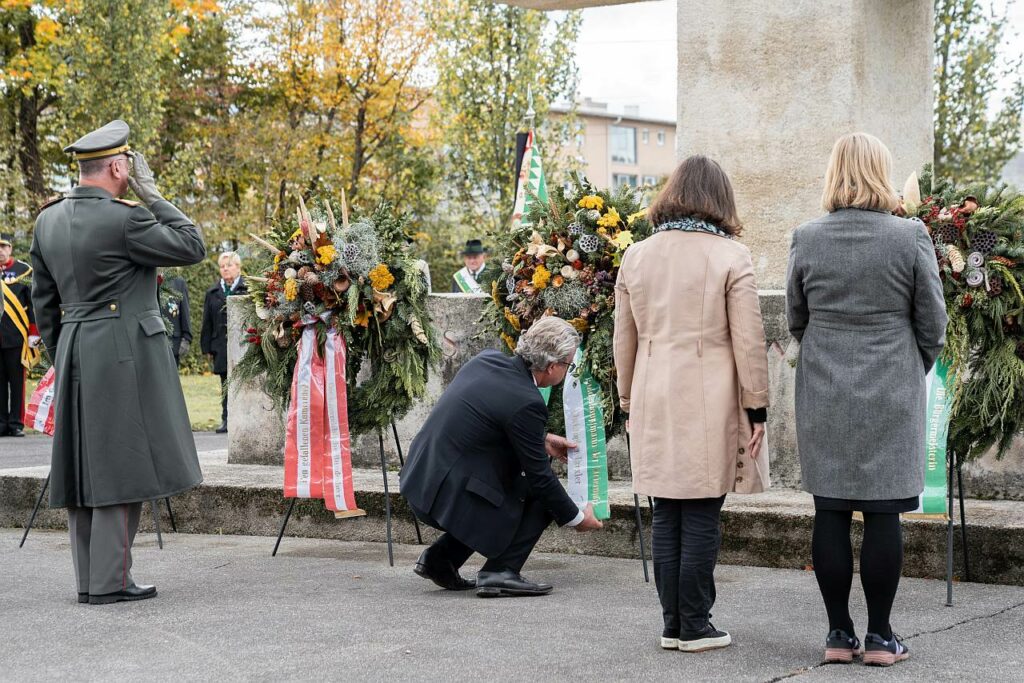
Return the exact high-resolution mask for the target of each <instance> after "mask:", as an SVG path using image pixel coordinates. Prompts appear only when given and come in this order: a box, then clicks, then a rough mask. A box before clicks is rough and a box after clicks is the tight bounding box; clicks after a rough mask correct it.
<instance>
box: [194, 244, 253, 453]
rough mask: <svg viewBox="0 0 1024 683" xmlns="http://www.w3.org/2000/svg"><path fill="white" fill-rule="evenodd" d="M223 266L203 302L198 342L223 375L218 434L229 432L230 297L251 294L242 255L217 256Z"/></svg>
mask: <svg viewBox="0 0 1024 683" xmlns="http://www.w3.org/2000/svg"><path fill="white" fill-rule="evenodd" d="M217 265H218V266H219V267H220V281H219V282H218V283H217V284H215V285H213V286H212V287H210V288H209V289H208V290H206V299H205V300H204V301H203V329H202V332H201V333H200V335H199V344H200V346H201V348H202V350H203V353H205V354H206V355H208V356H210V362H211V363H212V364H213V371H214V372H215V373H216V374H218V375H220V389H221V414H220V418H221V425H220V427H217V433H218V434H224V433H226V432H227V431H228V395H227V393H226V392H225V390H224V385H225V383H226V382H227V381H228V297H229V296H237V295H241V294H248V293H249V289H248V288H247V287H246V284H245V278H243V277H242V258H241V257H240V256H239V255H238V254H237V253H235V252H233V251H226V252H224V253H223V254H221V255H220V258H218V259H217Z"/></svg>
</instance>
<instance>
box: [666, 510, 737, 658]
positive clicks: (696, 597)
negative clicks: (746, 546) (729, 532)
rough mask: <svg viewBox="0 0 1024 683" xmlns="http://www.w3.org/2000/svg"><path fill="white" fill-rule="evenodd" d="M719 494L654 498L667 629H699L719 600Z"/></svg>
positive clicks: (670, 632)
mask: <svg viewBox="0 0 1024 683" xmlns="http://www.w3.org/2000/svg"><path fill="white" fill-rule="evenodd" d="M724 502H725V496H722V497H720V498H694V499H687V500H676V499H673V498H655V499H654V542H653V550H652V554H653V556H654V582H655V584H656V585H657V586H658V597H659V598H660V599H661V608H662V612H663V613H664V615H665V631H664V635H665V636H666V637H669V638H676V637H686V636H687V635H691V636H696V635H699V634H700V633H702V632H703V631H704V629H705V628H707V625H708V619H709V618H710V617H711V606H712V605H714V604H715V563H716V562H717V561H718V547H719V545H720V544H721V542H722V531H721V526H720V524H719V522H720V517H721V512H722V504H723V503H724Z"/></svg>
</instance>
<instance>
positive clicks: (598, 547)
mask: <svg viewBox="0 0 1024 683" xmlns="http://www.w3.org/2000/svg"><path fill="white" fill-rule="evenodd" d="M202 459H203V471H204V473H205V476H206V480H205V481H204V483H203V485H202V486H200V487H198V488H196V489H194V490H193V491H190V492H189V493H187V494H185V495H182V496H178V497H176V498H174V499H172V504H173V506H174V512H175V517H176V520H177V524H178V529H179V531H181V532H186V533H201V534H240V535H253V536H268V537H272V536H275V535H276V534H277V530H278V527H279V525H280V522H281V518H282V515H283V514H284V511H285V508H286V506H287V501H286V500H285V499H284V498H283V497H282V495H281V485H282V470H281V468H280V467H274V466H265V465H228V464H227V454H226V452H224V451H219V452H217V451H214V452H210V453H205V454H203V456H202ZM47 472H48V468H47V467H30V468H22V469H11V470H4V471H3V473H2V475H0V527H10V528H18V527H21V526H23V525H24V523H25V520H26V519H28V515H29V514H30V513H31V511H32V506H33V504H34V503H35V499H36V496H37V495H38V494H39V488H40V486H42V483H43V480H44V479H45V477H46V475H47ZM353 478H354V480H355V486H356V500H357V501H358V503H359V505H360V507H362V508H363V509H365V510H366V511H367V513H368V516H366V517H361V518H355V519H345V520H336V519H335V518H334V515H333V513H331V512H328V511H327V510H326V509H325V508H324V505H323V502H322V501H319V500H303V501H299V503H298V504H297V505H296V506H295V511H294V513H293V514H292V519H291V521H290V522H289V524H288V531H287V535H288V536H300V537H308V538H327V539H336V540H345V541H376V542H381V543H383V541H384V539H385V515H384V484H383V481H382V478H381V475H380V470H374V469H356V470H355V471H354V472H353ZM388 486H389V492H390V498H391V504H392V510H393V513H394V538H395V541H396V542H398V543H407V544H411V543H415V542H416V535H415V531H414V527H413V524H412V515H411V512H410V510H409V507H408V505H406V504H405V501H404V500H403V499H402V498H401V497H400V496H399V495H398V493H397V491H398V475H397V473H395V472H390V473H389V477H388ZM609 496H610V498H611V501H612V517H611V519H610V520H607V521H606V522H605V528H604V529H603V530H602V531H600V532H596V533H589V534H577V533H576V532H574V531H571V530H563V529H555V528H551V529H549V530H548V532H547V533H545V535H544V537H543V538H542V539H541V541H540V544H539V545H538V550H541V551H544V552H562V553H572V554H585V555H600V556H605V557H625V558H636V559H639V557H640V551H639V546H638V544H637V533H636V522H635V519H636V518H635V513H634V511H633V496H632V493H631V492H630V489H629V484H628V483H626V482H612V484H611V490H610V493H609ZM965 502H966V507H967V519H968V528H969V535H970V537H969V544H970V551H971V569H972V580H974V581H982V582H987V583H1003V584H1013V585H1024V503H1021V502H1017V501H980V500H972V499H968V500H967V501H965ZM641 514H642V517H643V521H644V544H645V547H646V549H647V555H648V557H650V548H651V544H650V519H651V517H650V510H649V509H648V507H647V501H646V499H644V498H641ZM813 519H814V511H813V503H812V500H811V497H810V495H808V494H806V493H804V492H802V491H795V490H792V489H773V490H771V491H768V492H765V493H762V494H758V495H752V496H741V495H731V496H729V497H728V498H727V499H726V504H725V509H724V512H723V541H722V551H721V555H720V561H721V562H722V563H725V564H738V565H746V566H758V567H777V568H789V569H794V568H796V569H802V568H805V567H807V566H809V565H810V563H811V550H810V541H811V527H812V523H813ZM142 521H143V524H142V530H143V531H151V530H152V516H151V512H150V510H149V506H146V510H145V514H144V515H143V517H142ZM161 524H162V527H163V530H164V531H165V537H164V541H165V546H166V547H167V549H168V550H170V551H173V548H174V535H173V534H170V533H167V532H169V529H170V521H169V519H168V518H167V516H166V511H163V521H162V522H161ZM36 526H37V527H38V528H45V529H61V528H66V526H67V518H66V515H65V513H64V511H63V510H49V509H46V508H45V506H44V508H43V509H42V510H40V513H39V516H38V517H37V520H36ZM421 528H422V530H423V536H424V540H426V541H429V540H430V539H433V538H434V537H435V535H436V532H435V531H434V530H433V529H430V528H427V527H425V526H423V525H421ZM904 530H905V532H904V538H905V542H906V553H905V554H906V559H905V563H904V571H903V573H904V575H905V576H914V577H924V578H936V579H937V578H943V577H944V576H945V567H946V555H945V548H946V526H945V524H944V523H943V522H941V521H935V520H918V519H909V520H907V521H906V523H905V525H904ZM856 535H857V539H856V541H855V542H856V543H857V544H859V536H860V526H859V525H856ZM956 540H957V546H956V567H957V572H958V575H959V574H962V560H961V557H962V555H961V552H960V546H959V540H960V536H959V529H957V536H956ZM28 542H29V543H31V536H30V537H29V541H28ZM282 543H283V544H287V543H288V540H287V538H286V539H285V540H284V541H283V542H282ZM272 547H273V539H272V538H268V539H267V553H270V551H271V549H272ZM12 552H14V550H12ZM381 556H382V558H383V557H384V556H385V550H384V547H383V545H382V546H381ZM855 556H856V553H855ZM640 571H641V568H640V566H639V563H638V565H637V572H640Z"/></svg>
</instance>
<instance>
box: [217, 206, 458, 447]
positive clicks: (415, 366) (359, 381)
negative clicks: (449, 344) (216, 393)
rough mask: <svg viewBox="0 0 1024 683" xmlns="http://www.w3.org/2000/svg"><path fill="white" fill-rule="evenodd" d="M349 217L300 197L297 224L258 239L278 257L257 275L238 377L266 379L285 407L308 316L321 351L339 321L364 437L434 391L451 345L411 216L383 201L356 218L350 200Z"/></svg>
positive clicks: (353, 415) (351, 397)
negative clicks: (433, 376) (434, 307)
mask: <svg viewBox="0 0 1024 683" xmlns="http://www.w3.org/2000/svg"><path fill="white" fill-rule="evenodd" d="M341 214H342V225H341V226H338V225H337V222H336V221H335V218H334V212H333V210H332V208H331V205H330V203H329V202H326V201H325V202H324V203H323V205H322V208H320V209H316V208H315V209H314V210H313V211H312V212H308V211H307V210H306V208H305V205H304V204H303V203H302V201H301V200H300V209H299V212H298V218H297V221H296V222H293V223H291V224H289V225H279V226H278V227H277V228H276V229H274V230H273V231H272V232H271V233H270V234H269V235H266V236H265V237H262V238H261V237H256V236H255V235H253V236H252V237H253V239H254V240H255V241H257V242H258V243H259V244H261V245H262V246H264V247H266V248H267V249H268V250H269V251H270V253H271V254H273V260H272V261H270V260H267V261H266V262H265V263H264V264H263V265H264V267H263V268H262V276H261V277H253V276H250V277H249V278H248V280H249V283H250V284H249V291H250V294H251V297H250V301H249V306H248V310H247V314H246V323H245V329H244V330H243V331H244V333H245V334H244V338H245V340H246V341H247V342H248V344H249V347H248V349H247V350H246V352H245V354H244V355H243V356H242V358H241V359H240V360H239V362H238V364H237V365H236V366H235V368H234V370H233V376H232V382H238V383H240V384H250V385H251V384H256V385H258V386H259V387H260V388H262V390H263V391H264V392H265V393H266V394H267V395H268V396H269V397H270V398H271V399H273V401H274V405H275V407H277V408H278V409H279V410H285V409H286V408H287V406H288V403H289V401H290V400H291V384H292V373H293V371H294V368H295V363H296V360H297V347H298V340H299V337H300V336H301V327H302V324H301V321H302V320H303V319H304V318H305V319H306V320H309V319H311V318H313V317H315V318H317V319H318V322H316V323H315V324H316V330H317V343H318V345H319V347H320V349H321V351H322V350H323V346H324V341H325V337H326V332H327V330H328V329H329V328H330V327H333V328H335V329H336V330H337V331H338V332H339V333H342V334H344V336H345V342H346V345H347V360H346V378H347V390H348V417H349V430H350V432H351V434H352V435H353V436H355V435H358V434H364V433H368V432H372V431H375V430H380V429H383V428H385V427H386V426H388V425H389V424H390V422H391V421H392V419H395V420H397V419H400V418H401V417H402V416H404V415H405V414H406V413H408V412H409V409H410V408H411V407H412V404H413V402H414V401H415V400H416V399H418V398H421V397H422V396H424V395H425V393H426V387H427V374H428V371H429V369H430V367H431V366H435V365H436V364H437V363H438V362H439V361H440V357H441V348H440V345H439V343H438V340H437V334H436V332H435V330H434V327H433V325H432V322H431V319H430V315H429V313H428V312H427V294H428V292H427V290H426V282H425V279H424V277H423V273H422V271H421V269H420V267H419V265H418V263H417V261H416V259H415V258H413V257H412V256H411V255H410V254H409V253H408V246H407V243H406V239H405V224H406V220H405V217H404V216H402V215H400V214H396V213H395V211H394V210H393V209H392V207H391V206H390V205H389V204H388V203H386V202H381V203H380V204H379V205H378V206H377V208H376V209H375V210H374V211H373V213H372V214H371V215H369V216H367V217H364V218H356V219H354V220H352V221H351V222H349V219H348V210H347V207H346V206H345V203H344V196H343V197H342V203H341ZM296 226H297V227H296ZM367 362H368V364H369V371H368V373H366V376H365V377H361V376H360V371H361V370H362V369H363V367H364V364H366V363H367Z"/></svg>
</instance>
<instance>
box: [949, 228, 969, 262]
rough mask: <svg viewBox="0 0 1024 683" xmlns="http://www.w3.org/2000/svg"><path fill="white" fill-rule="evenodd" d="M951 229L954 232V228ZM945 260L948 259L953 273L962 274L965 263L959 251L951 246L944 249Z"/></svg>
mask: <svg viewBox="0 0 1024 683" xmlns="http://www.w3.org/2000/svg"><path fill="white" fill-rule="evenodd" d="M953 229H954V230H956V228H953ZM946 258H948V259H949V265H950V267H951V268H952V269H953V272H954V273H962V272H964V268H965V267H966V266H967V262H966V261H964V255H963V254H961V253H960V250H959V249H957V248H956V247H954V246H953V245H952V244H950V245H948V246H947V247H946Z"/></svg>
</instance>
